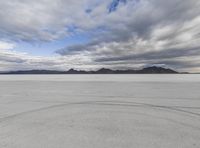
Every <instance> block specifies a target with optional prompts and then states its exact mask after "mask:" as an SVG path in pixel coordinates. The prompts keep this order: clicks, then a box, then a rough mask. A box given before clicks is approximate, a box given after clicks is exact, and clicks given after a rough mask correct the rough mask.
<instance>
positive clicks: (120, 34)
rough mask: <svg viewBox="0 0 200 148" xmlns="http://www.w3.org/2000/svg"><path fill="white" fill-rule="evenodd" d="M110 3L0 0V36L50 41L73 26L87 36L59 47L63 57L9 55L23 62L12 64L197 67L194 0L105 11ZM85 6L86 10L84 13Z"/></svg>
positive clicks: (156, 0)
mask: <svg viewBox="0 0 200 148" xmlns="http://www.w3.org/2000/svg"><path fill="white" fill-rule="evenodd" d="M111 2H112V0H80V1H74V0H34V1H30V0H15V1H12V0H6V1H0V20H1V22H0V39H8V40H11V41H19V40H23V41H28V42H35V41H37V42H43V41H52V40H55V39H59V38H61V37H63V36H70V35H71V34H73V31H71V30H70V28H73V27H75V28H77V30H76V31H77V32H85V33H88V34H90V36H91V38H92V40H91V41H90V42H89V43H87V44H82V45H74V46H70V47H66V48H64V49H61V50H58V51H57V53H59V54H60V55H63V56H59V55H57V56H56V57H53V56H52V57H49V58H44V57H33V56H30V55H21V54H20V55H16V54H15V53H12V54H13V55H14V56H17V57H20V59H22V61H23V60H24V62H21V63H20V64H17V65H15V66H16V67H19V65H20V66H21V67H34V66H35V67H36V68H37V66H38V67H39V68H61V67H64V68H68V67H79V68H95V67H102V66H104V67H106V66H108V67H137V66H139V65H148V64H165V65H169V66H172V67H176V68H178V69H181V70H182V69H183V70H184V69H188V68H189V67H191V70H192V69H198V67H199V66H200V65H198V64H197V62H195V61H194V60H192V59H194V56H195V57H196V58H195V59H198V57H200V27H199V26H200V1H199V0H167V1H166V0H127V4H126V5H124V4H123V5H122V4H121V5H119V6H118V8H117V10H116V11H114V12H112V13H109V11H108V6H109V5H110V3H111ZM87 9H90V11H89V13H88V12H87V11H86V10H87ZM97 30H98V31H97ZM3 48H4V49H12V48H14V45H13V44H12V43H1V42H0V49H3ZM2 55H4V54H2ZM2 55H1V56H2ZM181 58H182V59H184V60H185V61H186V62H188V64H186V62H184V60H180V59H181ZM0 60H1V61H2V59H0ZM4 61H5V58H4ZM7 62H8V61H7ZM11 63H14V62H11ZM49 63H51V64H49ZM27 65H28V66H27ZM36 65H37V66H36ZM50 65H52V66H50Z"/></svg>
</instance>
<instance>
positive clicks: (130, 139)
mask: <svg viewBox="0 0 200 148" xmlns="http://www.w3.org/2000/svg"><path fill="white" fill-rule="evenodd" d="M199 88H200V75H1V76H0V148H66V147H69V148H133V147H136V148H147V147H148V148H188V147H189V148H199V145H200V140H199V139H200V91H199Z"/></svg>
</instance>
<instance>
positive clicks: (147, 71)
mask: <svg viewBox="0 0 200 148" xmlns="http://www.w3.org/2000/svg"><path fill="white" fill-rule="evenodd" d="M177 73H178V72H177V71H174V70H172V69H167V68H163V67H156V66H152V67H146V68H143V69H141V70H111V69H106V68H101V69H99V70H97V71H83V70H74V69H70V70H68V71H54V70H25V71H10V72H1V73H0V74H177Z"/></svg>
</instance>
